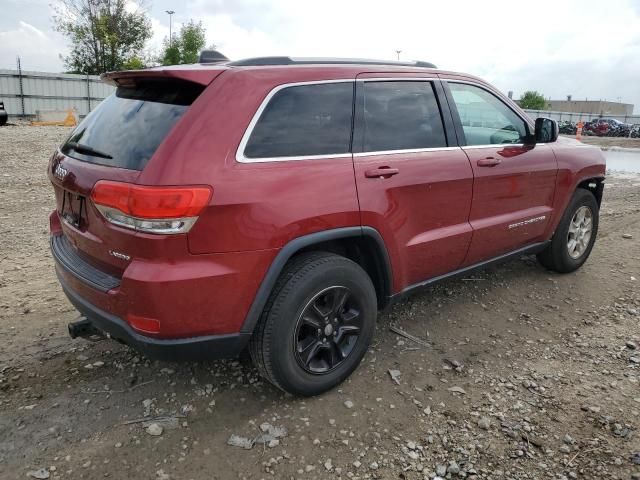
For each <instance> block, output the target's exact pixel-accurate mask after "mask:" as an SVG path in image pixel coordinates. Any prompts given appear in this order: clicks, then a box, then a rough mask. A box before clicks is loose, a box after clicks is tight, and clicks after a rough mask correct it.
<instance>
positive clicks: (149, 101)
mask: <svg viewBox="0 0 640 480" xmlns="http://www.w3.org/2000/svg"><path fill="white" fill-rule="evenodd" d="M104 79H105V80H106V81H108V82H109V83H111V84H113V85H115V86H116V87H117V90H116V92H115V94H113V95H111V96H110V97H108V98H107V99H105V100H104V101H103V102H102V103H101V104H100V105H99V106H98V107H97V108H96V109H95V110H94V111H93V112H92V113H91V114H90V115H88V116H87V117H86V118H85V119H84V120H83V122H82V123H81V124H80V125H79V126H78V127H77V128H76V129H75V130H74V131H73V132H72V133H71V135H70V136H69V137H68V138H67V140H65V142H64V143H63V144H62V145H61V146H60V148H59V149H58V150H57V151H56V152H55V153H54V154H53V155H52V157H51V159H50V162H49V166H48V175H49V179H50V181H51V183H52V184H53V190H54V192H55V199H56V200H55V201H56V208H55V210H54V211H53V212H52V213H51V216H50V230H51V249H52V252H53V257H54V259H55V265H56V272H57V275H58V278H59V281H60V284H61V285H62V288H63V290H64V291H65V293H66V295H67V296H68V298H69V300H70V301H71V303H73V305H75V307H76V308H77V309H78V310H79V311H80V312H81V314H82V316H83V317H82V318H81V319H79V320H78V321H76V322H74V323H72V324H70V325H69V332H70V334H71V336H72V337H75V336H88V335H91V334H94V333H95V332H97V331H98V332H105V333H108V334H109V335H110V336H111V337H112V338H115V339H118V340H120V341H122V342H125V343H127V344H129V345H131V346H132V347H134V348H137V349H139V350H140V351H142V352H144V353H145V354H148V355H150V356H159V357H165V358H166V357H169V358H176V357H191V358H202V357H207V356H208V357H212V356H218V357H220V356H227V357H228V356H234V355H237V354H239V353H240V352H241V351H242V350H243V349H245V348H247V347H248V350H249V353H250V354H251V357H252V359H253V361H254V363H255V365H256V366H257V368H258V370H259V371H260V373H261V374H262V375H263V376H264V378H266V379H267V380H269V381H270V382H272V383H273V384H274V385H276V386H277V387H279V388H281V389H282V390H284V391H287V392H290V393H293V394H296V395H315V394H319V393H321V392H324V391H326V390H328V389H330V388H332V387H334V386H336V385H338V384H339V383H340V382H342V381H343V380H344V379H345V378H347V377H348V376H349V375H350V374H351V373H352V372H353V371H354V370H355V369H356V368H357V366H358V364H359V363H360V361H361V359H362V358H363V356H364V354H365V352H366V350H367V348H368V346H369V343H370V342H371V339H372V336H373V332H374V329H375V324H376V318H377V314H378V311H379V310H381V309H384V308H385V307H387V306H388V305H390V304H391V303H392V302H394V301H396V300H398V299H399V298H402V297H403V296H405V295H407V294H408V293H410V292H414V291H416V290H417V289H419V288H422V287H425V286H429V285H432V284H434V283H435V282H438V281H441V280H443V279H447V278H452V277H455V276H458V275H466V274H468V273H469V272H471V271H473V270H475V269H478V268H482V267H484V266H486V265H490V264H492V263H495V262H499V261H503V260H506V259H509V258H514V257H517V256H520V255H523V254H537V255H538V258H539V260H540V262H541V263H542V264H543V265H544V266H545V267H547V268H549V269H552V270H555V271H557V272H562V273H566V272H572V271H574V270H576V269H577V268H579V267H580V266H581V265H582V264H583V263H584V262H585V261H586V260H587V258H588V257H589V254H590V252H591V249H592V247H593V245H594V242H595V239H596V234H597V231H598V212H599V207H600V202H601V199H602V193H603V187H604V175H605V160H604V157H603V155H602V152H601V151H600V149H598V148H596V147H592V146H588V145H584V144H581V143H579V142H577V141H575V140H573V139H567V138H564V137H561V138H558V125H557V124H556V122H555V121H553V120H550V119H546V118H539V119H537V120H535V122H534V121H532V120H531V119H530V118H529V117H528V116H527V115H526V114H525V113H524V112H523V111H522V110H521V109H520V108H519V107H518V106H517V105H516V104H515V103H514V102H512V101H511V100H510V99H508V98H507V97H505V96H504V95H502V94H501V93H500V92H499V91H498V90H497V89H495V88H494V87H492V86H491V85H489V84H488V83H486V82H484V81H483V80H481V79H479V78H476V77H474V76H471V75H467V74H463V73H451V72H448V71H445V70H438V69H437V68H435V67H434V66H433V65H431V64H428V63H426V62H415V63H400V62H395V63H394V62H392V63H389V62H379V61H367V60H344V59H334V60H331V59H322V60H317V59H293V58H289V57H267V58H255V59H248V60H240V61H236V62H225V63H217V64H215V65H196V66H194V65H179V66H172V67H169V68H163V67H159V68H153V69H148V70H141V71H126V72H116V73H110V74H107V75H105V76H104Z"/></svg>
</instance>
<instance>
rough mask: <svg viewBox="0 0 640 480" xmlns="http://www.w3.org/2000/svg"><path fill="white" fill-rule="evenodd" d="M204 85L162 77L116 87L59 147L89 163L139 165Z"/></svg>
mask: <svg viewBox="0 0 640 480" xmlns="http://www.w3.org/2000/svg"><path fill="white" fill-rule="evenodd" d="M203 88H204V87H202V86H201V85H196V84H193V83H190V82H184V81H166V80H142V81H138V82H137V83H135V84H134V85H131V86H126V87H124V86H121V87H118V89H117V90H116V92H115V93H114V94H113V95H111V96H109V97H107V98H106V99H105V100H104V101H103V102H102V103H101V104H100V105H98V107H97V108H96V109H95V110H93V111H92V112H91V113H90V114H89V115H88V116H87V117H86V118H85V119H84V120H83V121H82V122H81V123H80V125H78V127H76V129H75V130H74V131H73V132H72V133H71V135H70V136H69V138H68V139H67V140H66V141H65V143H64V144H63V146H62V149H61V150H62V152H63V153H64V154H65V155H69V156H70V157H73V158H77V159H78V160H82V161H85V162H89V163H97V164H100V165H107V166H111V167H120V168H128V169H132V170H142V169H143V168H144V167H145V165H146V164H147V162H148V161H149V159H150V158H151V157H152V155H153V154H154V152H155V151H156V149H157V148H158V147H159V146H160V144H161V143H162V141H163V140H164V139H165V137H166V136H167V135H168V134H169V132H170V131H171V129H172V128H173V126H174V125H175V124H176V122H177V121H178V120H179V119H180V117H182V115H183V114H184V112H186V111H187V109H188V108H189V105H191V103H193V101H194V100H195V99H196V98H197V97H198V95H200V93H201V92H202V90H203Z"/></svg>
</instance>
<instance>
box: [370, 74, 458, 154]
mask: <svg viewBox="0 0 640 480" xmlns="http://www.w3.org/2000/svg"><path fill="white" fill-rule="evenodd" d="M363 129H364V132H363V151H365V152H375V151H384V150H406V149H415V148H433V147H446V146H447V140H446V138H445V135H444V128H443V126H442V118H441V116H440V110H439V108H438V102H437V101H436V97H435V94H434V92H433V86H432V85H431V83H430V82H365V83H364V116H363Z"/></svg>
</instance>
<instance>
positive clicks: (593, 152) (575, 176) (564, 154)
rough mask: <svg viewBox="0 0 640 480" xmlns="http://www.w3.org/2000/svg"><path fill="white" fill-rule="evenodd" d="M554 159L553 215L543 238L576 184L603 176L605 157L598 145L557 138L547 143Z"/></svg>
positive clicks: (571, 194) (550, 232) (602, 177)
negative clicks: (554, 190) (553, 141)
mask: <svg viewBox="0 0 640 480" xmlns="http://www.w3.org/2000/svg"><path fill="white" fill-rule="evenodd" d="M550 145H551V146H552V148H553V151H554V153H555V155H556V159H557V161H558V176H557V179H556V193H555V197H554V205H553V216H552V218H551V221H550V222H549V226H548V231H547V237H549V238H550V237H551V236H552V235H553V232H554V231H555V229H556V228H557V226H558V224H559V223H560V220H561V218H562V215H563V214H564V211H565V209H566V208H567V205H568V204H569V201H570V200H571V197H572V196H573V193H574V192H575V190H576V188H578V185H579V184H580V183H582V182H584V181H585V180H589V179H595V178H598V179H604V177H605V171H606V160H605V157H604V155H603V153H602V151H601V150H600V148H598V147H595V146H592V145H586V144H584V143H581V142H579V141H577V140H573V139H570V138H566V137H559V138H558V141H557V142H555V143H553V144H550Z"/></svg>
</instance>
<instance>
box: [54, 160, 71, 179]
mask: <svg viewBox="0 0 640 480" xmlns="http://www.w3.org/2000/svg"><path fill="white" fill-rule="evenodd" d="M67 173H69V170H67V169H66V168H64V167H63V166H62V165H60V164H58V165H57V166H56V169H55V170H54V171H53V174H54V175H55V177H56V178H57V179H59V180H64V177H66V176H67Z"/></svg>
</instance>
